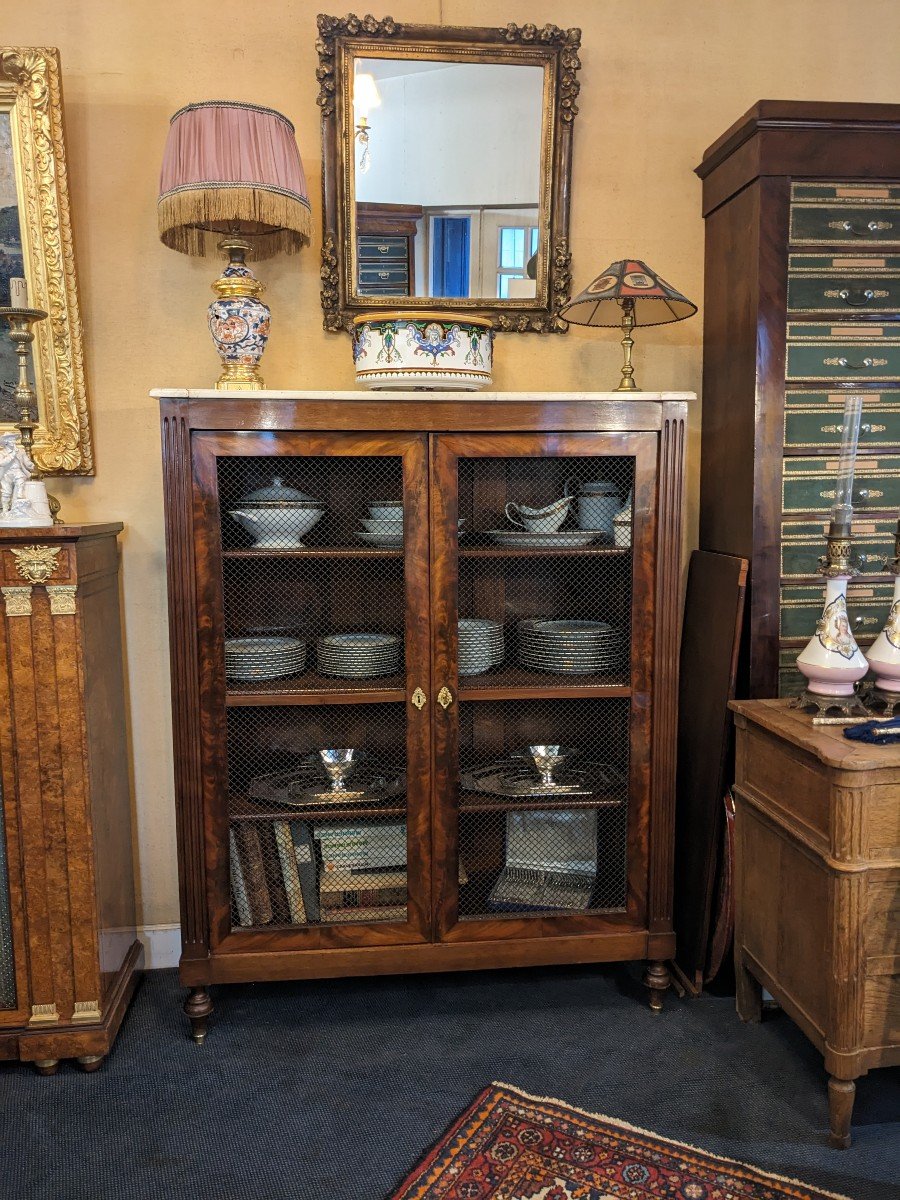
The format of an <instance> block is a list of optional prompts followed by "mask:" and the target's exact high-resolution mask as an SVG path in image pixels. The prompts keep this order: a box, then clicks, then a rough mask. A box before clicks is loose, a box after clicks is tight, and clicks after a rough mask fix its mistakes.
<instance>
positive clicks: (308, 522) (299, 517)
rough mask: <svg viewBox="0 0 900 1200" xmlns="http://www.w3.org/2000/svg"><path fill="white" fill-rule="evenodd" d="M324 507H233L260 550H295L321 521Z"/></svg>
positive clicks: (240, 523)
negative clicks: (301, 539) (302, 539)
mask: <svg viewBox="0 0 900 1200" xmlns="http://www.w3.org/2000/svg"><path fill="white" fill-rule="evenodd" d="M324 511H325V510H324V508H307V507H302V508H301V507H298V506H295V505H284V506H281V505H277V504H269V505H266V506H265V507H261V508H230V509H229V510H228V515H229V516H231V517H234V519H235V521H237V523H238V524H239V525H241V526H242V527H243V528H244V529H246V530H247V532H248V533H249V534H250V536H251V537H252V538H253V541H254V545H255V546H257V547H258V548H259V549H260V550H295V549H297V548H298V547H302V545H303V543H302V542H301V541H300V538H301V537H302V536H303V534H304V533H308V532H309V530H310V529H312V527H313V526H314V525H316V524H317V523H318V522H319V521H320V520H321V519H322V514H323V513H324Z"/></svg>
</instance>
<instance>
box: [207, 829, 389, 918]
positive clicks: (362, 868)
mask: <svg viewBox="0 0 900 1200" xmlns="http://www.w3.org/2000/svg"><path fill="white" fill-rule="evenodd" d="M228 839H229V851H230V869H231V895H232V902H233V906H234V910H235V914H236V919H237V924H238V925H239V926H242V927H250V926H258V925H311V924H316V923H318V922H328V923H331V922H343V921H398V920H401V921H402V920H405V919H406V897H407V891H406V887H407V884H406V824H405V822H395V823H392V824H388V825H382V824H374V823H369V824H366V825H351V824H344V823H329V824H327V825H322V826H319V827H314V826H313V825H312V824H311V823H310V822H309V821H301V820H292V821H235V822H234V823H233V824H232V826H231V828H230V830H229V835H228Z"/></svg>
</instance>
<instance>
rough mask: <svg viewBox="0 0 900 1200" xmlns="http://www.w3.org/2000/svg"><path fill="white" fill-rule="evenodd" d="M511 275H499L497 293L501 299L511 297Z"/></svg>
mask: <svg viewBox="0 0 900 1200" xmlns="http://www.w3.org/2000/svg"><path fill="white" fill-rule="evenodd" d="M509 280H510V277H509V275H498V276H497V295H498V296H499V297H500V299H501V300H508V299H509Z"/></svg>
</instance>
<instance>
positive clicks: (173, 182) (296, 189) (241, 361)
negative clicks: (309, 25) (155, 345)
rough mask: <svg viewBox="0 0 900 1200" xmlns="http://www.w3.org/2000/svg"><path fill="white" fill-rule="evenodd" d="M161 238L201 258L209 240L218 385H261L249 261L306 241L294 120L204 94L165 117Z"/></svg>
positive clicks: (262, 328) (260, 341) (256, 285)
mask: <svg viewBox="0 0 900 1200" xmlns="http://www.w3.org/2000/svg"><path fill="white" fill-rule="evenodd" d="M157 212H158V215H159V236H160V238H161V239H162V241H163V242H164V243H165V244H166V245H167V246H169V247H171V249H173V250H179V251H181V253H182V254H191V255H195V256H200V257H204V256H205V255H206V254H207V252H208V250H209V248H210V242H211V239H210V238H209V237H208V234H210V233H213V234H221V235H223V236H222V238H221V240H220V241H219V243H218V248H219V250H220V251H222V252H223V253H226V254H227V255H228V265H227V266H226V267H225V270H224V271H223V272H222V274H221V276H220V277H219V278H218V279H217V280H216V281H215V283H214V284H213V285H212V287H213V291H214V292H215V293H216V296H217V299H216V300H214V301H213V302H212V304H211V305H210V306H209V331H210V333H211V334H212V338H213V341H214V342H215V344H216V349H217V350H218V352H219V357H220V358H221V360H222V368H223V369H222V374H221V376H220V377H219V379H218V381H217V383H216V387H218V388H232V389H234V388H237V389H254V388H261V387H262V386H263V380H262V376H261V375H260V371H259V360H260V359H261V358H262V354H263V351H264V350H265V348H266V342H267V341H268V338H269V322H270V317H271V312H270V309H269V306H268V305H267V304H264V303H263V301H262V300H260V299H259V295H260V293H261V292H262V290H263V284H262V283H260V281H259V280H258V279H257V278H256V277H255V276H254V274H253V272H252V271H251V270H250V268H249V267H248V266H247V264H246V261H245V260H246V256H247V255H248V253H250V251H251V250H252V252H253V256H254V257H255V258H257V259H263V258H271V257H272V255H274V254H278V253H286V254H291V253H293V252H295V251H297V250H299V249H300V247H301V246H302V245H303V244H304V243H305V242H308V241H309V231H310V205H309V193H308V191H307V187H306V177H305V176H304V173H303V164H302V162H301V161H300V152H299V150H298V149H297V142H296V139H295V136H294V126H293V125H292V124H291V122H290V121H289V120H288V119H287V117H283V116H282V115H281V113H278V112H275V111H274V109H271V108H263V107H261V106H260V105H258V104H241V103H237V102H234V101H230V100H208V101H204V102H202V103H199V104H188V105H187V106H186V107H185V108H181V109H179V110H178V112H177V113H175V115H174V116H173V117H172V120H171V123H170V125H169V136H168V140H167V141H166V148H165V153H164V154H163V164H162V171H161V173H160V181H159V200H158V203H157Z"/></svg>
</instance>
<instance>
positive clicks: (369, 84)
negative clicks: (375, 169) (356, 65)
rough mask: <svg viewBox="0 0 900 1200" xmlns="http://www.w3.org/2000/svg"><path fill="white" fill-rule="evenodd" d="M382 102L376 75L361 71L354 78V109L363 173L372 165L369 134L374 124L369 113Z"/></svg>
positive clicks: (360, 164)
mask: <svg viewBox="0 0 900 1200" xmlns="http://www.w3.org/2000/svg"><path fill="white" fill-rule="evenodd" d="M380 104H381V97H380V96H379V95H378V88H377V87H376V86H375V77H374V75H369V74H368V73H367V72H365V71H361V72H360V73H359V74H358V75H356V76H354V79H353V111H354V112H355V113H356V141H357V143H358V144H359V149H360V153H359V164H358V165H359V170H360V171H361V172H362V174H363V175H365V173H366V172H367V171H368V169H369V167H370V166H371V165H372V155H371V151H370V149H369V134H370V133H371V132H372V126H371V125H370V124H369V114H370V113H371V111H372V109H373V108H378V107H379V106H380Z"/></svg>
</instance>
